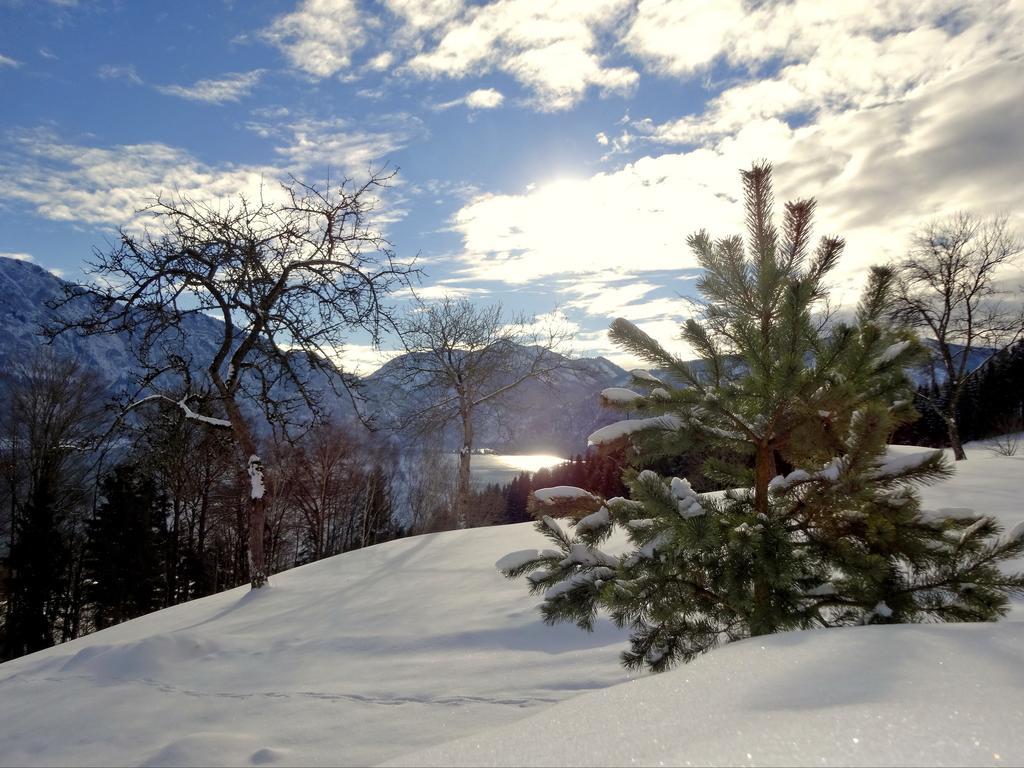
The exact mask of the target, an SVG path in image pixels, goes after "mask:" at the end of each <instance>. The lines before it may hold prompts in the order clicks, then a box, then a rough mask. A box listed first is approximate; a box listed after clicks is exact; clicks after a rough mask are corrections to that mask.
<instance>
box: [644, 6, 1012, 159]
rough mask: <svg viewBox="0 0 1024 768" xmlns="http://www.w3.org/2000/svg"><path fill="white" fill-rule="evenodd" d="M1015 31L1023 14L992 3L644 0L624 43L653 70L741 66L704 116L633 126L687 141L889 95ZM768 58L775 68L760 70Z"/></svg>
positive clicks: (959, 64) (999, 44)
mask: <svg viewBox="0 0 1024 768" xmlns="http://www.w3.org/2000/svg"><path fill="white" fill-rule="evenodd" d="M1022 34H1024V13H1021V11H1020V9H1019V7H1015V6H1014V5H1010V4H1007V3H1005V2H1002V1H1001V0H986V2H978V3H973V4H970V5H964V4H960V3H954V2H951V1H950V0H932V1H931V2H920V1H919V0H913V1H911V0H896V1H894V2H889V3H869V2H862V3H856V2H844V3H820V2H817V1H816V0H794V2H792V3H784V4H764V5H761V6H757V7H756V8H754V9H749V10H748V9H746V8H744V7H743V5H742V4H741V3H739V2H738V1H737V0H724V1H723V2H720V3H719V2H714V3H696V4H690V3H686V4H684V3H673V2H665V0H644V1H643V2H642V3H641V4H640V6H639V9H638V13H637V16H636V18H635V20H634V22H633V25H632V27H631V28H630V31H629V32H628V34H627V35H626V37H625V44H626V46H627V47H628V48H629V49H630V50H631V51H632V52H633V53H634V54H636V55H637V56H639V57H641V58H643V59H645V60H646V61H647V62H648V65H649V66H650V67H651V68H652V69H653V70H655V71H657V72H661V73H663V74H674V75H689V74H692V73H693V72H694V71H696V70H698V69H701V68H705V67H708V66H710V65H711V64H712V63H714V62H715V61H718V60H723V61H726V62H728V63H729V64H732V65H734V66H741V67H746V68H748V70H749V71H748V76H747V77H746V78H743V79H741V81H740V82H739V83H737V84H736V85H733V86H731V87H728V88H726V89H725V90H724V91H722V92H721V93H720V94H719V95H718V96H717V97H716V98H714V99H712V100H711V102H710V103H709V104H708V105H707V107H706V108H705V110H704V112H703V113H701V114H697V115H691V116H687V117H683V118H680V119H678V120H674V121H669V122H666V123H663V124H661V125H657V126H655V125H653V124H647V125H644V124H641V126H642V127H643V128H644V129H645V132H646V133H647V134H648V135H649V136H650V137H651V138H653V139H655V140H659V141H664V142H668V143H681V144H690V143H695V142H700V141H703V140H706V139H708V138H710V137H715V136H724V135H728V134H730V133H733V132H735V131H736V130H738V129H739V128H740V127H741V126H743V125H745V124H747V123H749V122H750V121H753V120H759V119H765V118H771V117H787V116H790V115H803V116H806V115H808V114H810V115H815V114H820V113H831V112H841V111H844V110H847V109H863V108H870V107H874V106H878V105H881V104H887V103H891V102H893V101H896V100H899V99H902V98H904V97H906V96H908V95H911V94H912V93H913V92H914V91H915V90H917V89H920V88H922V87H924V86H927V85H928V84H929V83H935V82H939V81H941V80H943V79H946V78H949V77H955V76H956V75H957V73H959V72H961V71H962V70H963V69H964V68H965V67H967V66H971V65H976V64H978V63H981V62H990V63H991V62H995V61H999V60H1002V59H1006V58H1008V57H1012V56H1013V55H1014V54H1015V53H1016V52H1018V51H1019V45H1020V43H1019V40H1020V37H1021V35H1022ZM779 61H781V65H780V66H779V67H778V71H777V72H775V73H773V74H770V75H768V76H761V75H760V74H759V72H760V70H762V69H764V68H765V67H768V66H769V65H772V64H773V63H775V62H779Z"/></svg>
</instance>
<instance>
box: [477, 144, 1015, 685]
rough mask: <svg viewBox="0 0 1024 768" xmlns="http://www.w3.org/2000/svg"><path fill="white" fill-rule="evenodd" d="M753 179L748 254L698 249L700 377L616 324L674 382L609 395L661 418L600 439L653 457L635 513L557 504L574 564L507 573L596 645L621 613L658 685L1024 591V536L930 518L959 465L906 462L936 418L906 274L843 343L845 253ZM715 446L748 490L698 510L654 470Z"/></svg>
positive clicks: (695, 325) (513, 563) (554, 499)
mask: <svg viewBox="0 0 1024 768" xmlns="http://www.w3.org/2000/svg"><path fill="white" fill-rule="evenodd" d="M743 185H744V191H745V195H746V211H747V224H748V228H749V234H748V242H747V245H746V247H744V243H743V241H742V239H741V238H739V237H729V238H724V239H719V240H712V238H711V237H710V236H709V235H708V234H707V233H706V232H699V233H697V234H695V235H693V236H692V237H691V238H690V239H689V245H690V247H691V248H692V249H693V251H694V252H695V254H696V256H697V258H698V260H699V262H700V265H701V266H702V267H703V269H704V274H703V277H702V278H701V279H700V281H699V283H698V287H699V290H700V292H701V294H702V296H703V303H702V305H701V309H702V311H701V312H700V315H699V317H698V318H696V319H691V320H688V321H687V322H686V324H685V325H684V327H683V332H682V337H683V339H684V340H685V341H687V342H688V343H689V344H690V346H691V347H692V348H693V349H695V350H696V351H697V352H698V354H699V355H700V358H701V359H700V361H699V362H697V363H695V364H694V363H685V362H682V361H681V360H679V359H678V358H676V357H675V356H673V355H671V354H670V353H668V352H667V351H666V350H665V349H664V348H663V347H662V346H661V345H660V344H659V343H658V342H657V341H655V340H654V339H652V338H650V337H649V336H647V335H646V334H645V333H644V332H642V331H641V330H639V329H638V328H636V327H635V326H634V325H632V324H631V323H629V322H627V321H625V320H622V319H619V320H616V321H615V322H614V323H613V324H612V326H611V333H610V336H611V338H612V340H613V341H614V342H615V343H616V344H617V345H619V346H620V347H621V348H623V349H624V350H626V351H627V352H630V353H632V354H633V355H634V356H636V357H638V358H640V359H642V360H644V361H645V362H646V363H647V364H648V365H650V366H651V367H652V368H653V369H656V370H659V371H664V372H665V376H664V381H662V380H660V378H659V377H655V376H653V375H652V374H650V373H648V372H646V371H636V372H634V386H635V387H636V389H639V390H641V391H639V392H638V391H634V390H628V391H623V390H621V389H617V390H606V392H605V393H603V395H604V397H605V400H606V401H609V402H611V403H613V404H616V405H618V406H619V407H622V408H624V409H628V410H629V412H630V413H631V414H636V415H637V416H639V417H640V418H633V419H628V420H626V421H621V422H618V423H616V424H612V425H610V426H608V427H605V428H602V429H600V430H598V431H597V432H595V433H594V434H593V435H592V436H591V438H590V440H591V442H592V443H594V444H597V445H618V444H620V443H621V442H622V441H625V440H629V441H631V442H633V444H634V447H635V450H636V452H637V456H636V461H635V463H636V465H637V466H636V469H634V470H631V471H630V472H629V473H627V475H626V478H625V479H626V480H627V485H628V488H629V493H630V497H631V498H629V499H625V498H621V497H619V498H612V499H605V498H603V497H600V496H596V495H594V494H591V493H589V492H585V491H582V490H580V489H573V488H555V489H548V490H546V491H538V492H536V493H535V499H536V506H535V512H536V513H537V515H538V516H539V517H540V518H541V520H540V522H539V523H538V524H537V528H538V530H539V531H541V532H542V533H543V534H544V535H545V536H546V537H547V538H548V539H549V540H550V541H551V542H552V543H553V544H554V546H555V549H548V550H544V551H535V550H527V551H523V552H517V553H512V554H511V555H508V556H506V557H505V558H502V560H500V561H499V562H498V563H497V566H498V568H499V569H501V570H502V571H503V572H504V573H505V575H506V576H508V577H509V578H515V577H519V576H526V577H527V579H528V581H529V583H530V589H531V592H532V593H535V594H542V595H543V597H544V601H543V604H542V606H541V610H542V614H543V617H544V619H545V621H546V622H548V623H555V622H560V621H572V622H574V623H576V624H577V625H579V626H580V627H582V628H584V629H591V628H592V626H593V622H594V620H595V618H596V616H597V614H598V612H599V611H605V612H607V613H608V614H609V615H610V616H611V618H612V619H613V621H614V622H615V623H616V624H617V625H619V626H624V627H628V628H629V629H630V630H631V632H632V636H631V647H630V649H629V650H628V651H626V652H625V653H624V654H623V661H624V663H625V664H626V665H627V666H629V667H643V666H646V667H649V668H651V669H653V670H655V671H657V670H661V669H664V668H666V667H668V666H670V665H671V664H673V663H675V662H678V661H688V660H690V659H692V658H693V657H694V656H696V655H698V654H700V653H702V652H704V651H707V650H709V649H711V648H713V647H715V646H716V645H718V644H720V643H722V642H728V641H731V640H737V639H741V638H744V637H750V636H755V635H763V634H767V633H772V632H780V631H786V630H792V629H803V628H811V627H834V626H843V625H850V624H858V623H887V622H914V621H925V620H927V621H984V620H992V619H995V618H997V617H999V616H1001V615H1003V614H1004V613H1005V612H1006V610H1007V602H1008V601H1007V595H1008V594H1009V593H1015V592H1016V593H1019V592H1021V591H1022V590H1024V577H1022V576H1020V575H1012V576H1010V575H1005V574H1004V573H1003V572H1002V571H1000V569H999V567H998V564H999V563H1000V562H1001V561H1004V560H1006V559H1009V558H1013V557H1017V556H1019V555H1021V554H1024V538H1022V537H1009V538H1003V539H999V538H996V534H998V533H999V526H998V524H997V523H996V522H995V521H994V520H993V519H992V518H990V517H986V516H983V515H977V516H972V517H967V518H962V517H961V518H953V517H946V516H942V515H936V514H933V513H926V512H925V511H923V510H922V509H921V505H920V498H919V496H918V493H917V492H916V489H915V486H916V485H919V484H922V483H930V482H935V481H937V480H940V479H942V478H944V477H946V476H948V475H949V474H950V468H949V465H948V464H947V462H946V461H945V459H944V457H943V454H942V453H941V452H933V451H922V452H915V453H905V452H904V453H894V452H892V451H891V450H889V449H888V448H887V446H886V442H887V438H888V437H889V435H890V434H891V433H892V431H893V430H894V429H895V427H897V426H898V425H899V424H901V423H904V422H906V421H908V420H910V419H912V418H914V416H915V413H914V411H913V408H912V406H911V401H912V389H911V387H910V383H909V381H908V380H907V378H906V376H905V374H904V369H905V367H906V366H907V365H908V364H910V363H911V362H912V361H914V360H915V359H917V358H918V357H919V356H920V355H921V353H922V350H921V347H920V345H919V344H918V343H917V342H916V340H915V339H914V338H913V336H912V335H910V334H909V333H908V332H906V331H904V330H901V329H898V328H892V327H890V326H888V325H887V324H886V323H885V322H884V320H883V317H884V311H885V309H886V308H887V304H888V301H889V292H890V289H891V286H892V282H893V274H892V272H891V271H890V270H888V269H885V268H875V269H873V270H872V272H871V277H870V281H869V284H868V286H867V289H866V292H865V294H864V297H863V299H862V301H861V303H860V305H859V307H858V310H857V314H856V318H855V321H854V322H852V323H849V324H844V323H835V324H831V325H830V326H829V327H828V329H827V332H826V331H823V330H822V327H821V323H820V320H819V319H818V313H819V311H820V308H821V305H822V303H823V300H824V299H825V296H826V287H825V279H826V277H827V276H828V274H829V272H830V271H831V270H832V269H833V268H834V267H835V265H836V263H837V261H838V259H839V257H840V255H841V253H842V250H843V241H842V240H841V239H839V238H835V237H826V238H823V239H822V240H821V241H820V242H819V244H818V245H817V247H816V249H814V250H813V251H812V246H811V238H810V232H811V223H812V218H813V212H814V207H815V203H814V201H813V200H799V201H796V202H792V203H788V204H787V205H786V206H785V220H784V224H783V228H782V230H781V232H780V231H777V230H776V229H775V227H774V225H773V223H772V191H771V167H770V165H768V164H767V163H762V164H757V165H754V166H753V167H752V168H751V170H749V171H746V172H744V173H743ZM694 446H700V447H701V450H702V451H703V452H704V455H705V456H707V457H709V458H706V459H705V461H704V466H703V473H704V475H705V476H706V477H709V478H713V479H715V480H717V481H718V482H719V483H720V484H721V487H724V488H729V489H731V490H727V491H725V492H723V493H705V494H698V493H696V492H695V491H694V490H693V488H692V487H691V485H690V484H689V483H688V482H687V481H686V480H685V479H683V478H679V477H672V478H666V477H662V476H660V475H658V474H657V473H656V472H654V471H651V470H650V469H643V467H644V465H645V463H646V461H647V460H648V459H649V458H650V457H662V456H664V455H666V454H670V453H672V451H676V452H677V453H681V452H686V451H690V450H693V448H694ZM637 469H640V470H641V471H637ZM780 470H781V471H780ZM545 512H550V514H544V513H545ZM556 512H562V513H565V512H569V513H570V514H571V515H572V517H571V518H570V519H568V520H561V521H559V520H555V519H554V518H553V516H552V515H554V514H555V513H556ZM566 523H568V525H566ZM615 527H620V528H622V529H625V531H626V533H627V535H628V538H629V541H630V542H631V544H632V545H633V549H632V550H631V551H629V552H627V553H626V554H624V555H621V556H618V557H613V556H611V555H609V554H607V553H605V552H603V551H602V550H601V549H600V548H599V547H600V545H601V544H602V542H604V541H605V540H607V539H608V538H609V536H610V535H611V533H612V530H613V528H615Z"/></svg>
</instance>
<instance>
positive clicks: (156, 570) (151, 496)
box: [85, 464, 167, 629]
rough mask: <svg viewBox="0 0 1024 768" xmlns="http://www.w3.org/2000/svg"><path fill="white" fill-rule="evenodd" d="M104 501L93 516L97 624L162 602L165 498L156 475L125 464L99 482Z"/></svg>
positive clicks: (90, 557)
mask: <svg viewBox="0 0 1024 768" xmlns="http://www.w3.org/2000/svg"><path fill="white" fill-rule="evenodd" d="M100 493H101V494H102V496H103V501H102V503H101V504H100V506H99V508H98V509H97V510H96V515H95V517H94V518H93V519H92V520H90V521H89V527H88V533H87V536H88V541H87V544H86V569H85V570H86V576H87V578H88V581H87V582H86V583H87V585H88V592H87V594H88V596H89V598H90V599H91V602H92V604H93V607H94V621H95V623H96V628H97V629H103V628H104V627H108V626H110V625H112V624H117V623H119V622H122V621H127V620H128V619H131V618H134V617H136V616H141V615H143V614H145V613H149V612H150V611H154V610H156V609H157V608H160V607H161V606H162V596H163V592H164V589H163V585H164V563H163V557H162V555H163V551H164V543H165V539H166V537H167V522H166V517H165V514H166V499H164V498H163V496H162V495H161V494H160V493H158V492H157V490H156V487H155V484H154V482H153V480H152V478H150V477H148V476H146V475H145V474H144V473H142V472H141V471H140V470H139V469H138V468H137V467H135V466H133V465H131V464H123V465H121V466H119V467H117V468H116V469H114V471H113V472H111V473H110V474H109V475H107V476H106V477H105V478H104V479H103V481H102V483H101V485H100Z"/></svg>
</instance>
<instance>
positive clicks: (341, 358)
mask: <svg viewBox="0 0 1024 768" xmlns="http://www.w3.org/2000/svg"><path fill="white" fill-rule="evenodd" d="M402 352H403V350H400V349H378V348H377V347H374V346H372V345H370V344H346V345H345V346H344V347H342V349H341V351H340V352H339V353H337V354H336V355H335V359H336V360H337V361H338V362H339V363H341V366H342V368H343V370H345V371H346V372H347V373H354V374H356V375H357V376H369V375H370V374H371V373H373V372H374V371H376V370H377V369H378V368H380V367H381V366H382V365H384V363H386V362H387V361H388V360H391V359H393V358H395V357H398V356H399V355H401V354H402Z"/></svg>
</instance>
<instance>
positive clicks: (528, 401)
mask: <svg viewBox="0 0 1024 768" xmlns="http://www.w3.org/2000/svg"><path fill="white" fill-rule="evenodd" d="M62 285H63V281H62V280H60V279H59V278H57V277H56V276H54V275H52V274H51V273H49V272H47V271H46V270H44V269H41V268H40V267H38V266H36V265H34V264H31V263H29V262H25V261H16V260H14V259H8V258H2V257H0V366H3V367H4V368H9V367H10V366H12V365H13V364H15V363H17V362H19V361H23V360H25V359H27V357H28V356H29V355H30V354H31V352H32V350H34V349H36V348H38V347H39V346H41V345H42V344H43V341H42V339H41V338H40V336H39V334H38V331H39V327H40V326H41V325H42V323H43V322H44V321H45V320H46V318H47V317H48V314H49V312H50V310H48V309H47V307H46V302H47V301H48V300H49V299H52V298H55V297H57V296H59V295H60V294H61V291H62ZM188 322H189V323H190V325H191V327H190V328H189V338H190V344H191V345H192V346H193V348H197V349H198V350H199V354H197V355H196V357H197V359H208V358H209V355H208V354H206V353H208V352H209V351H211V350H212V349H213V348H214V346H215V345H216V344H217V343H218V340H219V336H220V333H219V321H218V320H216V319H214V318H211V317H206V316H204V315H193V316H190V317H189V318H188ZM54 346H55V348H56V349H57V350H58V352H61V353H64V354H67V355H71V356H74V357H75V358H77V359H78V360H80V361H81V362H82V363H83V364H85V365H86V366H88V367H89V368H92V369H94V370H95V371H97V372H98V373H99V374H100V375H101V376H102V378H103V380H104V381H105V382H106V383H107V384H108V385H109V387H110V389H111V390H112V391H116V390H120V389H123V388H127V387H129V386H130V385H131V382H132V376H131V374H132V358H131V355H130V354H129V349H128V343H127V339H125V338H123V337H120V336H93V337H90V338H80V337H76V336H74V335H72V334H65V335H64V336H61V337H59V338H58V339H57V340H56V342H55V344H54ZM958 351H959V350H958V348H957V349H955V350H954V352H955V353H957V352H958ZM990 354H991V350H988V349H978V350H973V351H972V353H971V361H970V365H971V368H972V369H973V368H974V367H976V366H978V365H981V364H982V363H983V362H984V361H985V360H987V359H988V357H989V356H990ZM520 357H521V360H520V364H519V367H520V369H522V370H525V369H526V367H527V366H528V365H529V359H530V351H529V350H527V349H525V348H524V349H522V350H521V355H520ZM555 357H558V358H559V360H560V361H561V362H562V364H563V365H562V367H560V368H559V369H558V370H556V371H555V372H554V373H553V374H552V375H551V376H550V377H549V380H548V381H546V382H542V381H536V380H530V381H527V382H525V383H524V384H522V385H521V386H520V387H518V388H516V390H515V391H514V392H513V393H512V394H511V396H509V397H507V398H504V399H503V400H501V401H499V402H497V403H495V404H492V405H488V406H487V407H483V408H481V409H480V410H479V412H478V414H477V422H476V424H475V431H476V445H477V446H479V447H486V448H491V449H495V450H498V451H501V452H506V453H532V452H544V453H556V454H559V455H563V456H571V455H573V454H575V453H579V452H583V451H584V450H585V449H586V438H587V435H589V434H591V433H592V432H593V431H595V430H596V429H597V428H599V427H602V426H604V425H606V424H609V423H611V422H612V421H615V420H617V419H619V418H621V415H620V414H619V413H618V412H616V411H612V410H609V409H608V408H605V407H603V406H602V405H601V403H600V402H599V398H598V393H599V392H600V391H601V390H602V389H605V388H606V387H615V386H622V385H624V384H626V383H627V382H628V380H629V374H628V373H627V372H626V371H625V370H624V369H622V368H620V367H619V366H617V365H615V364H614V363H612V362H611V361H609V360H607V359H605V358H603V357H594V358H586V357H584V358H578V359H571V360H570V359H567V358H562V357H560V356H557V355H556V356H555ZM404 362H405V356H404V355H403V356H401V357H398V358H395V359H393V360H391V361H390V362H388V363H387V364H385V365H384V366H383V367H382V368H380V369H379V370H378V371H376V372H374V373H373V374H371V375H370V376H368V377H367V378H366V379H365V381H364V382H363V385H364V386H363V394H364V396H365V397H366V400H367V402H366V404H365V406H364V407H363V410H364V411H365V413H367V414H383V416H384V418H383V423H384V424H388V423H389V417H391V418H390V423H391V424H395V423H397V422H396V419H395V418H394V417H395V415H396V414H397V409H396V408H395V404H396V402H398V401H401V402H403V403H404V405H405V406H408V407H410V408H411V409H412V410H416V408H415V407H414V406H415V405H416V404H417V403H418V402H420V400H422V398H423V397H424V393H423V391H422V390H421V388H420V387H418V386H417V383H416V382H404V383H403V384H401V385H397V386H399V390H397V391H396V382H397V381H398V379H399V371H400V370H401V369H402V367H403V364H404ZM910 373H911V375H912V377H913V378H914V379H915V381H917V382H918V383H924V382H927V381H930V379H931V374H930V373H929V372H928V371H927V370H926V371H911V372H910ZM513 375H515V374H513ZM936 378H937V380H938V381H939V382H940V383H941V381H942V380H943V376H942V374H941V372H939V373H938V375H937V376H936ZM332 405H333V409H334V411H335V413H336V415H338V416H340V417H342V418H344V417H346V416H349V415H351V414H352V405H351V401H350V400H349V399H348V398H338V399H336V400H334V401H333V404H332ZM440 437H441V438H442V441H443V443H444V444H445V445H446V447H448V448H455V447H456V446H457V445H458V437H457V435H456V433H455V430H454V427H450V428H449V429H448V430H447V431H445V432H444V433H442V434H441V435H440Z"/></svg>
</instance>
